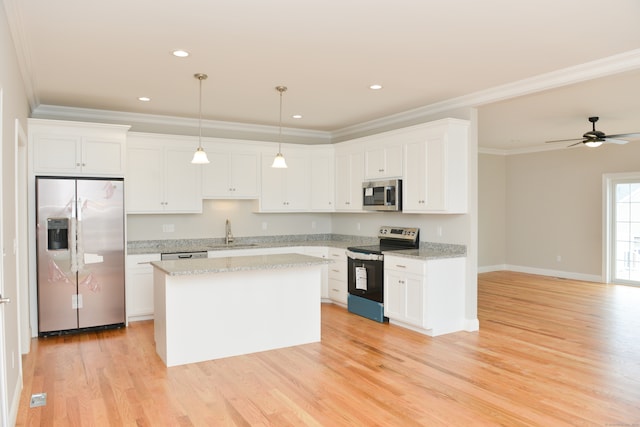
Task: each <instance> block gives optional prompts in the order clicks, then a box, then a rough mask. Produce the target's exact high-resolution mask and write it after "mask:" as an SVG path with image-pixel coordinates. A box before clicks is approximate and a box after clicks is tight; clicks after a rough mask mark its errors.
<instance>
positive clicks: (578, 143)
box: [567, 140, 585, 148]
mask: <svg viewBox="0 0 640 427" xmlns="http://www.w3.org/2000/svg"><path fill="white" fill-rule="evenodd" d="M569 141H571V140H569ZM584 143H585V141H578V142H576V143H575V144H571V145H568V146H567V148H569V147H573V146H574V145H580V144H584Z"/></svg>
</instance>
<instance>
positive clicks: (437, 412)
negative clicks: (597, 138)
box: [18, 272, 640, 427]
mask: <svg viewBox="0 0 640 427" xmlns="http://www.w3.org/2000/svg"><path fill="white" fill-rule="evenodd" d="M478 317H479V320H480V327H481V329H480V331H479V332H474V333H467V332H458V333H454V334H448V335H444V336H440V337H436V338H431V337H427V336H424V335H421V334H418V333H416V332H413V331H409V330H406V329H402V328H400V327H397V326H393V325H389V324H380V323H377V322H373V321H371V320H368V319H364V318H362V317H359V316H356V315H353V314H351V313H348V312H347V311H346V310H345V309H344V308H341V307H338V306H333V305H325V304H323V306H322V340H321V342H320V343H314V344H308V345H302V346H296V347H291V348H284V349H278V350H273V351H267V352H262V353H256V354H251V355H245V356H237V357H231V358H226V359H219V360H214V361H208V362H202V363H197V364H191V365H184V366H177V367H172V368H166V367H165V366H164V365H163V364H162V361H161V360H160V359H159V357H158V356H157V355H156V353H155V347H154V342H153V322H152V321H142V322H136V323H132V324H130V326H129V327H128V328H126V329H121V330H113V331H103V332H93V333H86V334H82V335H69V336H63V337H50V338H42V339H34V340H33V343H32V351H31V353H30V354H28V355H26V356H24V357H23V372H24V392H23V394H22V396H21V401H20V408H19V412H18V425H19V426H58V425H61V426H83V427H84V426H100V427H101V426H154V427H155V426H301V425H309V426H377V425H379V426H403V427H404V426H460V425H464V426H474V425H478V426H492V425H504V426H551V425H552V426H575V425H585V426H605V425H640V339H639V338H640V332H639V331H640V288H633V287H626V286H614V285H602V284H596V283H589V282H581V281H574V280H566V279H557V278H552V277H544V276H535V275H529V274H523V273H514V272H494V273H485V274H481V275H479V279H478ZM203 339H208V337H203ZM40 392H47V395H48V401H47V405H46V406H45V407H41V408H29V397H30V396H31V394H33V393H40Z"/></svg>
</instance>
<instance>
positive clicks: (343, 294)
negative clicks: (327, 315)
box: [329, 279, 349, 305]
mask: <svg viewBox="0 0 640 427" xmlns="http://www.w3.org/2000/svg"><path fill="white" fill-rule="evenodd" d="M348 295H349V292H348V290H347V281H346V280H332V279H329V298H330V299H331V300H332V301H335V302H337V303H340V304H343V305H347V297H348Z"/></svg>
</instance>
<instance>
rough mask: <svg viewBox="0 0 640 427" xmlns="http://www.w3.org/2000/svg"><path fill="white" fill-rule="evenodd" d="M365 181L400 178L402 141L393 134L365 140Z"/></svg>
mask: <svg viewBox="0 0 640 427" xmlns="http://www.w3.org/2000/svg"><path fill="white" fill-rule="evenodd" d="M364 164H365V170H364V175H365V177H364V178H365V179H366V180H375V179H386V178H401V177H402V140H401V139H400V138H398V137H397V135H396V133H395V132H390V133H385V134H384V135H383V136H376V137H373V138H366V139H365V152H364Z"/></svg>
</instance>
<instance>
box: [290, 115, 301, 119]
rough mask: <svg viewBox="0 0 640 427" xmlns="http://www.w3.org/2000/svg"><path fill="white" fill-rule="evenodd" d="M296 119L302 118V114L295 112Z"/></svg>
mask: <svg viewBox="0 0 640 427" xmlns="http://www.w3.org/2000/svg"><path fill="white" fill-rule="evenodd" d="M291 117H293V118H294V119H301V118H302V114H294V115H293V116H291Z"/></svg>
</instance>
